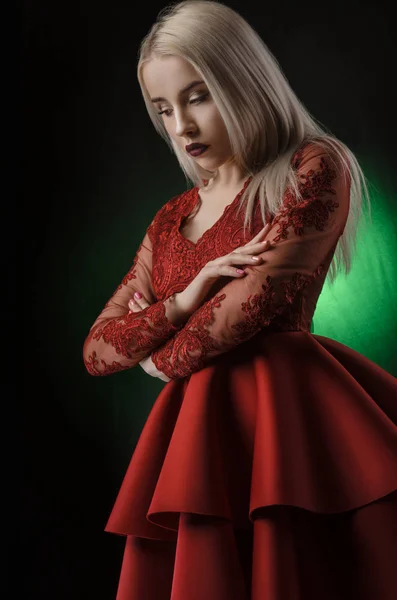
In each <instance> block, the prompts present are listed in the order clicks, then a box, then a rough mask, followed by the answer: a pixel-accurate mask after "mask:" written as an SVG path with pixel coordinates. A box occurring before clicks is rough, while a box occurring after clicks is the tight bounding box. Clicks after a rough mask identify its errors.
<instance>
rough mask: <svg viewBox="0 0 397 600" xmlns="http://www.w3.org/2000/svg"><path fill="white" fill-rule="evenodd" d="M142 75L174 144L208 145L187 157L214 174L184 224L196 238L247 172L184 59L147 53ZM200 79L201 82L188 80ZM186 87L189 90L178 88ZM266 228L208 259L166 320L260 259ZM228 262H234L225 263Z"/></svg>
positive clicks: (150, 368)
mask: <svg viewBox="0 0 397 600" xmlns="http://www.w3.org/2000/svg"><path fill="white" fill-rule="evenodd" d="M142 75H143V80H144V83H145V86H146V88H147V90H148V93H149V95H150V98H152V99H153V100H154V102H153V104H154V106H155V108H156V110H157V112H158V113H160V112H161V113H163V114H162V115H161V118H162V119H163V123H164V126H165V128H166V130H167V133H168V134H169V136H170V138H171V139H172V140H173V141H174V142H175V143H176V145H177V146H179V147H180V148H181V150H182V151H183V152H186V149H185V146H186V145H188V144H191V143H193V142H197V143H202V144H205V145H207V146H209V148H208V149H207V151H206V152H205V153H204V154H203V155H202V156H196V157H192V158H193V160H195V161H197V162H198V164H199V165H200V166H202V167H203V168H205V169H207V170H208V171H211V172H213V173H214V177H213V178H211V179H210V181H209V183H208V185H207V186H206V188H205V189H204V188H201V189H200V199H201V204H202V209H201V210H200V216H199V218H197V219H196V216H194V218H193V219H192V221H191V224H190V229H191V232H190V236H193V237H194V238H195V239H198V238H199V237H200V236H201V235H202V233H204V231H206V230H207V229H208V228H209V227H211V226H212V225H213V223H215V222H216V221H217V219H218V218H219V216H220V215H221V214H222V212H223V209H224V207H225V206H227V205H228V204H230V202H232V200H233V198H234V197H235V196H236V195H237V193H238V192H239V191H240V190H241V188H242V187H243V185H244V181H245V180H246V177H247V174H246V173H243V172H242V170H241V169H240V168H239V166H238V165H237V164H236V162H235V160H234V157H233V154H232V149H231V146H230V142H229V136H228V133H227V130H226V127H225V125H224V122H223V119H222V117H221V115H220V113H219V110H218V108H217V106H216V104H215V102H214V101H213V100H212V98H211V94H210V92H209V90H208V88H207V86H206V84H205V83H204V82H203V81H202V78H201V76H200V75H199V73H198V72H197V71H196V70H195V69H194V67H193V66H192V65H191V64H190V63H189V62H187V61H186V60H184V59H183V58H181V57H178V56H167V57H162V58H152V59H151V60H150V61H149V62H148V63H146V64H145V66H144V67H143V71H142ZM200 80H201V83H197V84H194V85H190V84H192V83H193V82H196V81H200ZM188 86H189V89H188V90H186V91H183V90H184V89H185V88H187V87H188ZM159 98H161V99H159ZM267 231H268V226H266V227H264V229H262V230H261V232H260V233H259V234H258V235H257V236H256V237H255V238H254V239H253V240H251V241H250V242H249V244H247V245H246V246H245V247H244V246H243V247H241V248H238V249H236V250H235V251H234V252H233V253H231V254H229V255H226V256H225V257H219V258H218V259H216V260H214V261H210V262H209V263H208V264H207V265H206V266H205V267H204V268H203V269H202V272H200V273H199V275H198V276H197V277H196V278H195V279H194V280H193V281H192V282H191V284H190V285H189V286H188V287H187V288H186V289H185V290H184V291H183V292H181V293H180V294H177V295H176V296H177V298H176V301H175V302H174V303H173V304H172V306H170V307H168V308H167V311H169V312H167V316H168V318H170V320H171V322H172V323H174V324H176V323H178V321H180V322H184V321H186V320H187V319H188V318H189V316H190V315H191V314H193V313H194V312H195V310H196V309H197V308H198V307H199V306H200V303H201V299H202V298H203V297H204V295H205V290H206V289H208V288H209V285H210V284H211V282H213V281H215V279H216V278H218V277H219V276H221V275H226V276H231V277H236V268H235V267H238V266H240V265H241V268H243V266H244V265H247V264H249V263H251V264H254V263H253V262H252V261H255V260H257V261H258V262H259V261H261V260H262V257H253V256H252V255H253V254H258V253H259V252H263V251H264V250H267V249H268V248H269V247H270V246H269V245H268V246H264V244H265V242H264V241H263V237H264V236H265V235H266V233H267ZM232 264H233V265H235V267H232V266H230V265H232ZM242 273H243V274H244V271H243V272H242ZM238 276H239V277H241V276H242V275H241V274H239V275H238ZM138 293H139V292H138ZM128 306H129V308H130V310H131V311H132V312H139V311H140V310H143V309H145V308H147V307H148V306H150V303H149V302H148V301H147V299H146V298H145V297H144V296H142V294H141V297H140V298H139V297H137V296H136V294H135V296H134V298H133V299H131V300H130V301H129V303H128ZM139 364H140V365H141V367H142V368H143V369H144V370H145V371H146V372H147V373H148V374H149V375H151V376H153V377H158V378H159V379H161V380H162V381H167V382H168V381H171V380H170V379H169V378H168V377H167V376H166V375H165V374H164V373H162V372H161V371H158V370H157V368H156V366H155V364H154V363H153V361H152V359H151V356H148V357H146V358H144V359H143V360H142V361H141V362H140V363H139Z"/></svg>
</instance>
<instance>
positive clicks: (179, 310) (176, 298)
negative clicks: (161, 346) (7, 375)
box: [164, 292, 194, 327]
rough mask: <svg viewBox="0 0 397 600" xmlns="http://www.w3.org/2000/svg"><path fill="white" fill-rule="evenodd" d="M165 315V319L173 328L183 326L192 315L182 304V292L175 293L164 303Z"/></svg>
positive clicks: (190, 310) (191, 311)
mask: <svg viewBox="0 0 397 600" xmlns="http://www.w3.org/2000/svg"><path fill="white" fill-rule="evenodd" d="M164 306H165V315H166V317H167V319H168V320H169V321H170V322H171V323H172V324H173V325H174V326H175V327H179V326H180V325H184V324H185V323H186V321H188V320H189V318H190V317H191V315H192V314H193V312H194V311H193V310H192V309H189V308H188V307H187V306H186V303H185V302H184V294H183V292H179V293H175V294H172V295H171V296H169V297H168V298H167V299H166V300H165V301H164Z"/></svg>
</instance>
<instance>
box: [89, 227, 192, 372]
mask: <svg viewBox="0 0 397 600" xmlns="http://www.w3.org/2000/svg"><path fill="white" fill-rule="evenodd" d="M152 223H153V222H152ZM150 227H151V226H149V227H148V229H147V231H146V234H145V237H144V238H143V240H142V243H141V245H140V246H139V248H138V251H137V253H136V256H135V259H134V262H133V265H132V267H131V269H130V270H129V271H128V273H127V274H126V276H125V277H124V279H123V280H122V282H121V283H120V285H119V286H118V287H117V289H116V291H115V292H114V294H113V295H112V297H111V298H110V300H109V301H108V302H107V303H106V304H105V307H104V309H103V310H102V312H101V313H100V315H99V316H98V317H97V319H96V320H95V322H94V324H93V325H92V327H91V329H90V331H89V333H88V336H87V338H86V340H85V342H84V348H83V359H84V364H85V366H86V369H87V371H88V372H89V373H90V374H91V375H110V374H111V373H115V372H118V371H123V370H125V369H130V368H131V367H134V366H135V365H137V364H138V363H139V362H140V361H141V360H142V359H143V358H145V357H146V356H147V355H149V354H150V353H151V352H152V350H154V349H155V348H156V347H157V346H159V345H161V344H163V343H164V342H165V341H166V340H167V339H168V338H169V337H170V336H172V335H174V334H175V332H176V331H178V330H180V329H181V327H182V326H183V324H182V325H178V326H175V325H174V324H173V323H171V321H170V320H169V319H168V318H167V316H166V315H167V306H168V304H169V303H171V302H172V300H173V297H174V294H172V295H171V296H169V297H168V298H167V299H166V300H164V301H161V302H157V301H156V300H157V299H156V297H155V293H154V291H153V287H152V281H151V273H152V242H151V239H150V236H149V229H150ZM135 291H140V292H141V293H142V294H143V295H144V296H145V298H147V299H148V301H149V302H150V303H151V304H150V306H148V307H147V308H145V309H143V310H141V311H139V312H137V313H133V312H131V313H129V308H128V301H129V300H130V299H131V298H132V297H133V295H134V292H135Z"/></svg>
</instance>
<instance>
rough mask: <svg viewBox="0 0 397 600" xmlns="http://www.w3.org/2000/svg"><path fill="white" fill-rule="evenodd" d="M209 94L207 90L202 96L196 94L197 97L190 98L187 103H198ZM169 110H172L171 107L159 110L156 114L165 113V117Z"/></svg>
mask: <svg viewBox="0 0 397 600" xmlns="http://www.w3.org/2000/svg"><path fill="white" fill-rule="evenodd" d="M208 95H209V92H207V93H206V94H203V95H202V96H198V97H197V98H194V100H191V101H190V102H189V104H200V103H201V102H203V101H204V100H205V98H207V96H208ZM170 111H172V108H167V109H166V110H162V111H161V112H159V113H157V114H158V115H165V116H166V117H170V116H171V115H170V114H167V113H169V112H170Z"/></svg>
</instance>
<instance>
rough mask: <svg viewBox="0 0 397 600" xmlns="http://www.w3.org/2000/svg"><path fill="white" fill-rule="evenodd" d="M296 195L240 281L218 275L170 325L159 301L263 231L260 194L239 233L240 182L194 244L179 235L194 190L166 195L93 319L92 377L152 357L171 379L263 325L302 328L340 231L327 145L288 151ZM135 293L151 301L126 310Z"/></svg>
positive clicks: (288, 197) (339, 202) (338, 186)
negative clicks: (208, 291) (203, 296)
mask: <svg viewBox="0 0 397 600" xmlns="http://www.w3.org/2000/svg"><path fill="white" fill-rule="evenodd" d="M292 164H293V168H294V169H295V170H297V180H298V187H299V191H300V194H301V196H302V197H301V199H297V198H296V197H295V195H294V194H293V193H292V191H291V190H290V189H287V190H286V192H285V194H284V198H283V203H282V205H281V207H280V209H279V210H278V211H277V213H276V215H274V216H272V215H269V214H266V215H265V216H266V222H270V223H271V229H270V231H269V232H268V234H267V235H266V239H269V240H270V241H272V242H274V243H275V245H274V247H273V248H272V249H271V250H269V251H268V252H266V253H263V255H262V256H263V258H264V260H263V261H262V263H261V264H260V265H259V266H257V265H255V266H251V265H250V266H248V267H246V275H245V276H244V277H243V278H241V279H232V280H231V281H230V278H223V280H225V279H226V280H227V281H226V282H225V283H224V281H223V280H222V278H220V284H221V285H222V287H220V289H219V290H218V291H217V292H215V294H214V293H212V297H211V298H209V299H208V301H207V302H204V303H203V305H202V306H201V307H200V308H199V309H198V310H197V311H196V312H195V313H194V314H193V315H192V316H191V317H190V319H189V320H188V321H187V322H186V323H185V325H184V326H179V327H176V326H174V325H173V324H172V323H171V322H170V321H169V320H168V319H167V318H166V314H165V304H164V303H165V302H166V301H167V299H168V298H170V296H173V295H174V294H176V293H178V292H182V291H183V290H184V289H185V288H186V287H187V286H188V285H189V283H190V282H191V281H192V280H193V279H194V278H195V277H196V275H197V274H198V273H199V271H200V270H201V269H202V268H203V266H204V265H205V264H206V263H207V262H208V261H210V260H214V259H215V258H217V257H219V256H224V255H225V254H228V253H230V252H232V251H233V250H234V249H235V248H238V247H240V246H242V245H244V244H246V243H247V242H248V241H249V240H250V239H252V237H254V236H255V235H256V234H257V233H258V232H259V231H260V230H261V229H262V228H263V220H262V216H261V213H260V205H259V201H258V198H257V199H256V204H255V209H254V214H253V219H252V224H251V229H250V232H249V234H247V235H244V214H243V212H244V211H243V210H241V211H240V212H239V213H238V206H239V199H240V197H241V194H242V193H243V191H244V189H245V188H246V185H248V183H249V181H250V178H249V179H248V180H247V181H246V183H245V184H244V187H243V189H242V190H241V191H240V192H239V194H238V195H237V196H236V198H234V200H233V201H232V202H231V203H230V204H229V205H228V206H226V208H225V209H224V212H223V214H222V216H221V217H220V218H219V219H218V220H217V221H216V223H214V225H213V226H212V227H210V228H209V229H208V230H207V231H205V232H204V234H203V235H202V236H201V237H200V238H199V239H198V240H197V242H196V243H193V242H191V241H190V240H188V239H186V238H184V237H183V235H182V234H181V233H180V227H181V222H182V220H183V219H184V218H185V217H187V216H188V215H189V214H190V213H191V212H192V211H193V210H194V208H195V206H196V204H197V202H198V200H199V196H198V188H197V187H194V188H192V189H190V190H188V191H187V192H184V193H182V194H179V195H177V196H175V197H173V198H171V200H169V201H168V202H167V203H166V204H165V205H164V206H163V207H162V208H161V209H160V210H159V211H158V213H157V214H156V216H155V218H154V219H153V221H152V222H151V224H150V225H149V227H148V228H147V231H146V235H145V237H144V239H143V241H142V243H141V244H140V246H139V248H138V251H137V253H136V256H135V259H134V262H133V265H132V267H131V268H130V270H129V271H128V273H127V274H126V275H125V277H124V278H123V280H122V282H121V283H120V285H119V286H118V287H117V289H116V291H115V292H114V294H113V296H112V297H111V298H110V300H109V301H108V302H107V303H106V305H105V307H104V309H103V311H102V312H101V314H100V315H99V317H98V318H97V320H96V321H95V323H94V325H93V326H92V328H91V330H90V333H89V335H88V337H87V340H86V342H85V346H84V362H85V365H86V368H87V370H88V372H89V373H90V374H93V375H106V374H111V373H114V372H117V371H121V370H124V369H127V368H131V367H133V366H135V365H136V364H138V363H139V361H140V360H142V358H144V357H145V356H148V355H150V354H151V357H152V360H153V362H154V364H155V365H156V367H157V368H158V369H159V370H160V371H162V372H163V373H165V374H166V375H167V376H168V377H169V378H171V379H175V378H177V377H185V376H188V375H190V374H191V373H193V372H195V371H197V370H200V369H202V368H203V366H204V365H205V364H206V363H208V361H209V360H211V358H212V357H214V356H217V355H218V354H221V353H223V352H226V351H228V350H229V349H232V348H233V347H235V346H236V345H238V344H241V343H243V342H244V341H246V340H248V339H250V338H251V337H253V336H254V335H256V334H257V333H259V332H266V331H302V330H304V331H308V330H310V323H311V319H312V316H313V312H314V308H315V305H316V301H317V298H318V296H319V294H320V292H321V288H322V285H323V282H324V279H325V276H326V273H327V270H328V267H329V264H330V262H331V260H332V257H333V253H334V250H335V247H336V244H337V241H338V238H339V236H340V234H341V232H342V231H343V227H344V223H345V222H346V219H347V214H348V208H349V186H347V185H346V184H345V183H344V182H343V181H342V178H340V177H338V176H337V173H336V171H335V169H334V168H333V166H332V161H330V160H329V159H328V155H326V154H325V151H324V150H323V149H322V148H321V147H319V146H316V145H315V144H310V143H309V144H308V145H306V144H304V145H302V146H301V148H300V149H299V150H298V151H297V152H296V153H295V155H294V157H293V161H292ZM136 290H138V291H140V292H141V293H143V295H144V296H145V297H146V298H148V300H149V301H151V302H152V304H151V305H150V306H149V307H147V308H146V309H144V310H142V311H140V312H138V313H130V314H128V300H129V299H130V298H131V297H132V295H133V293H134V291H136Z"/></svg>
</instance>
